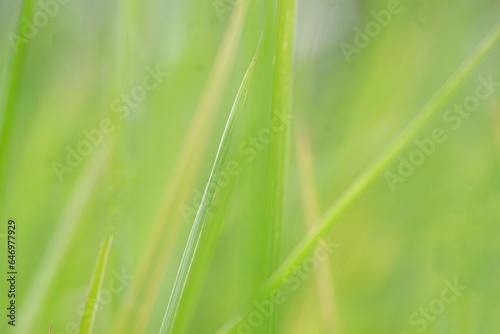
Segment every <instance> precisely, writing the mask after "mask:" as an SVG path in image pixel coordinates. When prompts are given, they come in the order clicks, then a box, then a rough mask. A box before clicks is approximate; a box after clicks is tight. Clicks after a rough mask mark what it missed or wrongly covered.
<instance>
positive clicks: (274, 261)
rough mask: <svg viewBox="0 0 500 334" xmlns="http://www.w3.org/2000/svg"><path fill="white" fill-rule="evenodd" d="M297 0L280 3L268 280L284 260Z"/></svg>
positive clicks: (271, 323)
mask: <svg viewBox="0 0 500 334" xmlns="http://www.w3.org/2000/svg"><path fill="white" fill-rule="evenodd" d="M295 11H296V1H295V0H280V1H278V19H277V36H276V49H275V65H274V74H273V92H272V102H271V110H270V111H271V112H270V118H269V128H270V129H271V131H270V141H269V146H268V156H267V180H266V181H267V182H266V188H267V189H266V190H265V191H266V197H267V200H266V207H265V218H264V221H265V222H267V224H265V225H264V227H265V228H266V231H265V236H266V238H267V242H266V247H267V249H268V252H267V253H268V256H267V258H266V261H267V263H266V264H265V276H266V277H269V276H270V275H271V274H272V273H273V272H274V270H276V268H277V266H278V264H279V260H280V258H279V257H280V248H281V234H282V225H283V208H284V198H285V179H286V164H287V162H288V160H289V159H288V156H289V152H288V150H289V137H290V130H289V129H290V122H289V120H290V115H291V91H292V62H293V51H294V32H295V15H296V14H295ZM279 119H285V120H288V121H285V122H283V123H282V128H281V129H279V130H274V127H273V124H274V123H275V122H276V120H279ZM277 317H278V312H274V313H273V315H272V316H271V317H270V318H268V319H266V323H265V326H266V328H267V331H266V332H267V333H275V332H276V327H277Z"/></svg>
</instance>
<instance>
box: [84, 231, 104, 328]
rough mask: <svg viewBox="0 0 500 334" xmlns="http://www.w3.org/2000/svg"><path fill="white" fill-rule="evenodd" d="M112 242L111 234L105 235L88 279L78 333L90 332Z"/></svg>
mask: <svg viewBox="0 0 500 334" xmlns="http://www.w3.org/2000/svg"><path fill="white" fill-rule="evenodd" d="M112 244H113V237H112V236H108V237H106V238H105V239H104V241H103V243H102V246H101V250H100V252H99V257H98V258H97V264H96V268H95V271H94V274H93V276H92V279H91V281H90V286H89V291H88V293H87V299H86V301H85V308H84V309H83V315H82V319H81V321H80V328H79V330H78V333H79V334H90V333H92V330H93V327H94V322H95V318H96V314H97V310H98V308H97V302H98V300H99V298H100V295H101V290H102V285H103V282H104V275H105V273H106V265H107V263H108V257H109V252H110V251H111V245H112Z"/></svg>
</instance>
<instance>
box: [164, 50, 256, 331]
mask: <svg viewBox="0 0 500 334" xmlns="http://www.w3.org/2000/svg"><path fill="white" fill-rule="evenodd" d="M254 65H255V58H254V59H253V60H252V62H251V64H250V66H249V67H248V69H247V72H246V74H245V77H244V78H243V81H242V83H241V85H240V88H239V90H238V94H237V95H236V99H235V101H234V104H233V107H232V109H231V112H230V114H229V118H228V120H227V123H226V127H225V129H224V132H223V134H222V139H221V141H220V144H219V149H218V151H217V155H216V158H215V163H214V166H213V168H212V172H211V173H210V177H209V181H208V183H207V186H206V188H205V191H204V194H203V198H202V200H201V204H200V207H199V209H198V212H197V214H196V217H195V220H194V223H193V227H192V228H191V232H190V235H189V238H188V241H187V245H186V247H185V248H184V254H183V256H182V260H181V264H180V266H179V271H178V273H177V277H176V279H175V282H174V287H173V290H172V294H171V297H170V300H169V303H168V306H167V310H166V312H165V316H164V318H163V323H162V326H161V328H160V334H166V333H172V328H173V326H174V322H175V321H176V316H177V312H178V309H179V304H180V303H181V299H182V297H183V294H184V288H185V286H186V282H187V280H188V278H189V275H190V272H191V266H192V264H193V262H194V258H195V257H196V256H197V249H198V245H199V243H200V239H201V238H202V236H203V229H204V225H205V221H206V219H207V217H208V214H209V212H210V209H211V204H212V200H213V198H214V195H215V194H209V192H210V186H211V185H214V184H217V183H218V180H219V176H220V174H221V172H222V170H223V168H224V163H225V161H226V158H227V154H228V151H229V148H230V146H231V138H232V135H233V131H234V128H235V125H236V121H237V116H238V115H239V114H240V113H241V111H242V110H243V106H244V103H245V98H246V95H247V92H248V89H249V86H250V79H251V76H252V73H253V69H254Z"/></svg>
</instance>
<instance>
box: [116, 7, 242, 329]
mask: <svg viewBox="0 0 500 334" xmlns="http://www.w3.org/2000/svg"><path fill="white" fill-rule="evenodd" d="M247 7H248V1H247V0H243V1H241V3H239V5H238V7H237V9H236V10H235V12H234V13H233V15H232V18H231V21H230V22H229V25H228V29H227V32H226V33H225V35H224V37H223V40H222V42H221V46H220V49H219V52H218V54H217V56H216V59H215V62H214V65H213V67H212V70H211V73H210V75H209V77H208V79H207V83H206V86H205V89H204V90H203V93H202V96H201V97H200V101H199V103H198V104H197V107H196V112H195V114H194V115H193V120H192V122H191V123H190V125H189V128H188V130H187V134H186V137H185V140H184V142H183V144H182V147H181V149H180V151H179V152H180V154H179V157H178V158H177V161H176V163H175V166H174V167H173V170H172V173H171V176H170V177H169V181H168V183H167V184H166V186H165V190H164V194H163V196H162V199H161V201H160V205H161V207H160V208H159V210H158V213H157V214H156V218H155V219H154V223H153V227H152V231H151V234H150V237H149V240H148V242H147V243H146V245H147V248H146V249H145V251H144V253H143V254H142V255H141V263H140V266H139V268H138V269H137V273H138V274H137V278H136V279H135V280H134V283H133V284H132V287H131V292H130V295H129V296H127V300H128V301H130V302H127V303H123V304H122V305H121V307H120V309H119V311H118V316H117V320H116V322H115V324H114V326H113V329H112V333H115V334H121V333H123V332H124V331H125V326H126V322H127V321H128V320H130V314H131V312H132V309H133V302H134V301H137V300H138V299H139V296H140V294H141V289H142V288H144V287H148V288H155V289H158V287H159V286H158V285H156V284H151V283H148V282H147V280H148V279H152V280H155V281H159V280H158V279H156V275H150V273H151V271H152V270H153V268H154V269H155V270H156V269H157V270H161V269H162V268H157V267H154V259H155V257H157V256H159V258H158V260H157V261H158V262H160V263H166V262H168V260H169V256H170V254H171V250H172V248H173V244H172V243H162V238H163V237H164V236H165V235H169V236H171V237H172V239H175V238H176V235H177V234H178V233H179V231H180V226H181V224H176V223H173V224H170V225H168V224H167V223H166V222H167V220H168V218H169V217H170V216H172V215H173V213H174V211H175V209H176V207H175V204H176V201H179V203H183V202H186V201H187V198H188V196H189V195H190V194H189V191H190V190H191V189H192V187H193V185H194V183H195V178H196V175H197V173H198V172H199V169H200V166H201V161H202V160H203V156H204V154H205V153H204V152H205V151H206V150H205V148H206V145H207V143H208V139H209V138H210V134H211V133H212V129H213V125H214V120H215V119H216V115H217V111H218V107H219V104H220V101H221V99H222V97H223V93H224V91H225V86H226V84H227V81H228V80H229V75H230V73H231V71H230V70H231V68H232V65H233V63H234V61H235V58H236V51H237V49H238V45H239V40H240V37H241V34H242V31H243V26H244V22H245V17H246V14H247ZM186 171H189V172H186ZM166 231H167V232H166ZM158 254H159V255H158ZM164 272H165V269H163V271H162V273H161V276H162V277H163V273H164ZM160 280H161V279H160ZM148 295H153V296H156V295H157V294H155V293H153V294H148ZM154 301H155V299H148V300H145V301H143V302H142V303H141V305H142V308H143V309H152V308H153V303H154ZM142 313H143V312H141V314H142ZM136 320H137V321H138V322H142V323H144V322H145V321H147V319H143V318H138V319H136Z"/></svg>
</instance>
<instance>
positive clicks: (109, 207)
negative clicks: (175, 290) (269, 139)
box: [0, 0, 500, 334]
mask: <svg viewBox="0 0 500 334" xmlns="http://www.w3.org/2000/svg"><path fill="white" fill-rule="evenodd" d="M21 2H22V1H14V0H0V36H1V39H0V41H1V42H0V45H1V47H0V61H1V64H2V65H1V66H2V67H1V68H2V71H1V73H2V82H1V95H0V96H1V98H2V108H1V112H2V115H3V116H2V118H1V120H2V123H1V125H2V127H1V128H2V130H3V132H2V137H1V138H2V146H1V149H2V151H1V155H0V156H1V159H2V161H1V164H2V165H1V166H2V167H1V169H0V170H1V172H2V175H1V178H2V183H1V187H2V198H1V204H0V207H1V211H0V214H1V221H2V223H1V225H0V236H1V237H2V239H1V244H2V252H3V253H4V254H6V251H5V241H6V232H7V219H9V218H14V219H15V220H16V222H17V225H18V231H17V233H18V234H17V247H18V271H19V275H18V283H17V284H18V291H19V293H18V297H17V302H18V306H19V307H20V309H19V312H18V324H17V326H16V328H14V329H13V328H8V326H6V320H5V316H3V315H2V317H1V318H2V319H3V320H2V322H1V323H0V331H1V332H2V333H46V332H48V328H49V324H50V322H51V321H52V322H53V333H57V334H60V333H76V325H77V324H78V323H79V320H80V317H81V304H82V302H83V301H84V300H85V295H86V291H87V288H88V284H89V281H90V278H91V276H92V272H93V268H94V266H95V262H96V259H97V256H98V252H99V245H100V243H101V242H102V240H103V238H104V236H105V235H109V234H112V235H113V236H114V242H113V249H112V251H111V255H110V260H109V263H108V269H107V274H106V278H105V281H104V287H105V288H106V289H107V290H108V291H109V294H107V296H108V297H109V298H107V299H106V300H105V301H104V300H103V301H102V303H101V305H100V306H101V308H100V310H99V312H98V313H97V318H96V325H95V332H96V333H158V330H159V327H160V325H161V320H162V318H163V314H164V312H165V308H166V305H167V302H168V298H169V295H170V291H171V289H172V285H173V281H174V278H175V274H176V271H177V268H178V266H179V262H180V258H181V256H182V251H183V249H184V246H185V244H186V240H187V236H188V234H189V231H190V228H191V224H192V221H193V218H194V214H193V212H195V211H196V209H197V203H199V191H203V189H204V186H205V184H206V182H207V180H208V176H209V172H210V169H211V167H212V164H213V162H214V158H215V153H216V149H217V146H218V143H219V141H220V138H221V134H222V130H223V127H224V125H225V122H226V120H227V116H228V114H229V111H230V109H231V105H232V103H233V101H234V98H235V95H236V92H237V90H238V86H239V84H240V82H241V80H242V78H243V75H244V73H245V70H246V68H247V66H248V64H249V63H250V61H251V59H252V57H253V56H254V53H255V52H256V49H257V47H258V44H259V38H260V36H261V33H262V31H263V30H265V29H268V28H269V27H271V29H273V23H272V21H271V20H272V17H273V15H274V14H273V12H272V9H273V5H274V1H269V2H265V1H252V2H251V3H250V4H249V7H248V10H247V11H246V12H245V13H243V14H242V17H244V20H242V19H240V20H238V19H237V18H235V17H236V13H235V11H236V10H237V8H238V5H237V2H236V1H229V0H227V1H225V0H216V1H215V2H214V1H212V0H190V1H154V0H152V1H148V0H146V1H142V2H137V1H131V0H129V1H127V0H123V1H109V2H100V1H81V0H69V1H66V2H65V3H64V2H63V1H61V2H56V5H54V2H50V1H47V0H45V1H44V0H42V1H41V3H42V4H45V5H40V4H37V3H36V2H35V1H33V4H32V7H31V8H29V9H24V11H23V10H22V9H21V7H22V6H21ZM390 2H391V1H354V0H352V1H347V0H311V1H303V0H300V1H299V2H298V16H297V27H296V45H295V56H294V81H293V108H292V114H293V115H294V119H293V121H292V123H291V124H292V125H291V129H292V131H291V140H290V148H289V157H290V159H289V167H288V174H287V182H286V204H285V219H284V223H283V244H282V245H281V253H282V257H283V258H284V257H285V256H286V255H287V254H288V253H289V252H290V251H291V250H292V249H293V248H294V246H295V245H296V244H297V243H298V242H299V241H300V240H301V239H302V237H303V236H304V235H305V234H306V232H307V230H308V229H310V228H311V227H312V226H313V225H314V223H315V222H316V220H317V218H318V216H319V215H321V214H322V213H323V212H325V211H326V209H327V208H328V207H329V206H330V205H331V204H332V203H333V202H334V201H335V199H336V198H338V197H339V196H340V195H341V194H342V192H343V191H344V190H345V189H346V188H347V187H348V186H349V184H350V183H351V182H352V181H353V180H354V179H355V177H356V176H357V175H358V174H359V173H360V172H361V171H362V170H363V169H364V167H365V166H366V165H367V164H368V163H369V162H370V161H372V160H373V159H375V158H376V157H377V156H378V154H379V153H380V152H381V151H382V149H383V148H384V147H385V146H386V145H387V144H388V143H389V142H391V141H392V140H393V139H394V138H395V137H396V136H397V134H398V133H400V132H401V131H402V129H403V128H404V127H405V126H406V125H407V124H408V123H409V122H410V121H411V119H412V118H413V117H414V116H415V115H416V114H417V113H418V111H419V110H420V109H421V108H422V107H423V106H424V105H425V103H426V102H427V101H429V100H430V98H431V97H432V96H433V95H434V94H435V93H436V92H437V91H438V89H439V88H440V87H441V86H442V85H443V83H444V82H445V81H446V80H447V79H448V78H449V77H450V76H451V74H452V73H453V72H454V71H455V70H456V69H457V68H458V66H459V65H460V64H461V63H462V62H463V60H464V59H466V58H467V57H468V56H469V55H471V54H472V53H473V52H474V50H475V49H476V47H477V45H479V43H480V41H481V40H482V39H483V38H484V37H485V36H486V35H487V34H488V33H489V32H490V31H491V29H493V27H494V26H496V25H497V23H498V22H499V21H500V2H499V1H497V0H479V1H478V0H475V1H472V0H455V1H451V0H445V1H430V0H413V1H408V0H401V2H400V6H401V7H400V8H402V10H401V12H400V13H399V14H397V15H396V14H393V15H392V16H391V19H390V22H389V23H388V24H387V26H386V27H383V28H382V29H380V32H379V33H378V34H376V36H374V37H371V38H370V40H369V42H368V43H367V46H365V47H363V48H359V52H357V53H355V54H353V55H352V57H350V59H347V58H346V57H345V54H344V52H343V51H342V48H341V45H343V44H342V43H349V44H351V45H353V43H354V39H355V38H356V33H357V32H356V29H357V28H359V29H361V30H364V29H365V26H366V24H367V23H369V22H372V21H373V20H374V18H373V14H372V13H371V11H376V12H379V11H381V10H385V9H387V7H388V4H389V3H390ZM25 3H29V2H25ZM48 3H50V4H52V7H50V6H49V5H47V4H48ZM44 6H45V7H44ZM47 6H49V7H47ZM44 8H45V9H44ZM47 8H49V9H48V10H47ZM40 10H43V11H45V12H48V11H50V13H52V14H53V15H48V16H47V17H49V19H48V20H47V22H45V24H39V26H38V27H37V32H36V33H34V34H33V37H32V38H28V39H27V42H26V43H23V44H22V45H21V46H20V51H19V52H17V53H15V52H13V48H12V43H11V38H10V37H9V36H12V35H10V34H11V33H16V32H17V29H18V28H17V27H18V21H19V18H20V17H25V18H27V19H28V20H29V21H31V22H32V21H33V15H35V13H37V12H38V11H40ZM28 14H29V15H31V16H23V15H28ZM39 19H40V20H42V18H39ZM23 22H24V21H21V23H23ZM40 22H44V21H43V20H42V21H40ZM40 22H39V23H40ZM239 27H241V29H240V28H239ZM228 41H229V42H228ZM230 41H233V42H230ZM272 50H273V45H272V43H269V42H268V41H267V40H266V39H264V41H263V43H262V46H261V51H260V52H261V56H259V58H258V59H257V65H256V69H255V74H254V77H253V80H252V85H251V87H250V91H249V93H248V98H247V101H246V106H245V110H244V112H243V113H242V115H241V117H240V119H239V121H238V125H237V128H236V133H235V135H234V137H233V139H232V141H233V144H232V146H231V151H230V157H229V159H231V160H232V161H238V163H239V165H240V166H241V170H240V171H239V172H238V173H236V174H237V175H235V176H234V177H231V179H230V182H228V185H227V186H226V187H224V189H222V190H221V191H219V193H218V194H217V196H216V198H215V200H216V206H215V208H214V210H213V211H212V215H211V217H210V220H209V223H210V224H211V226H212V228H210V229H209V235H208V237H207V239H206V240H207V241H206V242H204V243H203V244H202V245H200V247H201V248H200V254H203V258H202V259H199V260H198V261H197V262H196V263H195V264H194V278H195V279H193V280H192V281H191V282H190V283H189V285H188V294H187V297H186V299H185V301H184V302H183V304H182V307H181V310H180V312H181V314H180V316H181V319H182V321H181V323H180V324H179V325H178V327H176V329H175V332H176V333H215V331H216V330H217V329H218V328H220V327H221V326H222V325H223V324H224V323H225V322H226V321H228V320H229V319H231V317H233V316H234V315H236V314H237V312H238V311H240V310H241V309H242V308H243V307H244V306H245V305H246V304H247V303H248V302H249V301H251V300H252V298H254V296H255V293H256V292H257V291H258V290H259V289H260V287H261V286H262V284H263V282H264V281H265V279H266V278H267V277H264V273H265V272H266V271H265V269H264V268H262V265H261V264H262V263H263V260H262V259H263V258H265V257H266V254H265V253H264V252H263V250H262V247H261V243H262V238H263V232H262V228H263V227H262V224H261V222H260V221H261V217H262V210H263V207H264V206H265V196H263V195H262V192H263V191H264V186H263V182H264V181H263V180H264V175H265V168H266V156H267V154H266V152H267V147H265V145H262V143H261V142H260V143H259V142H258V141H257V143H256V144H255V145H256V146H252V147H253V151H254V153H255V156H254V158H252V159H249V155H245V154H242V151H241V150H242V148H241V147H242V145H243V146H244V147H246V148H248V147H250V146H248V145H253V144H251V142H252V138H253V139H255V138H258V137H256V136H258V134H259V132H260V131H261V130H262V129H264V128H265V127H266V122H267V117H268V112H269V106H270V99H271V93H270V89H271V84H272V71H271V69H272ZM499 59H500V46H498V45H497V46H496V47H495V48H494V49H493V50H492V51H491V52H490V53H489V54H488V55H487V57H486V58H485V60H484V61H482V62H481V64H480V65H479V66H478V68H477V69H476V70H475V71H474V73H473V74H472V75H471V76H470V77H469V78H468V79H467V81H466V82H464V84H463V85H462V86H461V87H460V88H459V90H458V91H457V92H456V93H455V94H454V95H453V97H452V98H451V99H450V100H448V101H447V102H446V104H445V105H446V106H445V107H444V108H442V110H440V111H439V112H438V113H437V114H436V116H435V117H434V118H433V120H432V121H431V122H430V123H429V124H427V125H426V126H425V128H424V130H423V131H422V132H421V133H420V134H419V136H418V138H419V139H421V140H423V139H425V138H429V137H430V136H431V134H432V131H433V130H434V129H436V128H441V129H443V130H444V131H445V133H446V134H447V140H445V142H444V143H442V144H439V145H437V146H436V148H435V152H434V153H433V154H431V155H430V156H428V157H426V159H425V162H424V163H423V164H422V165H421V166H419V167H417V168H416V169H415V171H414V172H413V173H412V175H411V176H410V177H408V178H406V179H405V182H403V183H398V184H397V185H396V186H395V188H394V189H391V187H390V186H389V184H388V182H387V181H386V178H385V177H384V175H380V176H379V177H378V178H377V180H376V182H375V183H374V184H372V185H370V186H369V187H368V188H367V189H366V190H365V191H364V193H363V195H362V196H361V198H359V200H357V201H356V203H355V204H354V205H353V206H352V207H350V209H349V210H348V211H347V212H346V213H345V214H344V215H343V216H342V217H341V219H340V221H339V222H338V224H337V225H336V227H335V228H334V229H333V231H332V232H331V238H332V239H333V240H335V242H337V243H339V244H340V246H339V247H338V248H336V249H335V251H334V253H333V254H332V255H331V257H330V258H329V259H328V261H326V262H323V263H321V264H320V266H319V268H318V270H316V271H315V272H314V273H311V275H310V277H308V278H307V279H304V280H303V281H302V282H301V286H300V289H298V290H297V291H295V292H292V293H290V294H289V295H288V296H287V301H286V302H285V303H284V304H283V305H282V306H281V307H280V312H279V322H278V332H279V333H318V334H319V333H334V334H364V333H367V334H368V333H370V334H372V333H394V334H400V333H402V332H407V333H419V331H418V330H420V329H422V328H423V327H424V325H423V324H422V323H420V325H419V326H416V325H414V324H412V323H410V321H409V317H410V316H411V315H412V314H413V313H414V312H417V313H418V312H420V311H419V309H420V308H421V307H429V304H430V303H432V302H433V301H434V300H436V299H440V298H441V291H442V290H443V289H444V288H446V283H445V281H450V282H454V280H455V279H458V282H460V284H462V285H465V286H466V289H465V290H464V291H463V292H462V293H461V295H460V296H459V297H458V298H457V299H456V300H455V301H454V302H453V303H450V304H446V309H445V310H444V312H443V313H442V314H440V315H437V316H436V317H435V319H433V320H427V321H425V323H426V325H425V330H422V331H421V332H425V333H429V334H432V333H443V334H444V333H453V334H465V333H481V334H496V333H498V332H500V318H499V317H498V312H499V310H500V304H499V303H500V302H499V300H500V282H499V279H498V277H499V275H500V271H499V270H500V269H499V268H500V241H499V236H500V225H499V221H500V174H499V170H500V169H499V166H500V159H499V158H500V89H499V87H498V86H497V87H496V89H495V91H494V92H493V93H492V94H491V96H490V97H489V98H488V99H487V100H485V101H481V103H480V105H479V106H478V107H477V108H476V109H475V111H474V112H472V113H471V116H470V117H469V118H467V119H464V120H463V122H462V124H461V125H460V127H459V128H458V129H456V130H454V129H452V128H451V127H450V123H449V122H446V121H445V120H444V119H443V115H444V114H445V112H446V111H447V109H448V108H452V107H453V105H454V104H455V103H463V101H464V99H466V98H467V97H468V96H470V95H471V94H472V95H473V94H474V92H475V89H476V87H477V85H478V84H479V79H478V78H479V77H480V76H483V77H484V78H488V77H490V76H492V77H493V78H494V80H496V81H497V82H498V81H500V68H499ZM218 64H219V65H218ZM220 64H222V65H223V66H220ZM150 71H160V72H162V73H165V74H164V78H162V80H161V82H159V84H158V86H157V87H156V88H154V89H151V90H147V92H146V94H144V95H143V96H142V95H141V98H139V99H135V100H133V101H131V102H124V101H125V99H126V98H127V97H126V95H130V94H131V92H133V91H134V89H135V87H137V86H141V84H142V83H143V80H144V78H145V77H147V76H148V74H149V73H150ZM166 73H168V75H167V74H166ZM137 91H138V90H137ZM117 101H118V102H117ZM119 107H125V108H128V109H129V113H128V114H127V116H126V117H123V118H122V117H121V116H122V115H123V114H122V113H123V109H121V112H117V110H118V108H119ZM103 119H107V120H109V122H111V123H110V124H111V125H112V127H113V130H112V131H110V132H109V133H102V139H101V140H100V141H99V143H98V144H97V145H92V147H91V153H90V154H88V156H83V157H82V158H81V161H80V162H78V163H75V167H70V168H69V169H70V170H67V171H66V172H64V173H63V174H62V176H61V175H59V176H60V177H58V173H57V172H56V171H55V168H56V167H55V166H59V167H61V166H60V165H57V163H60V164H65V165H67V162H66V159H67V154H68V147H69V148H70V149H77V147H78V145H80V144H81V143H82V141H85V140H86V137H85V134H84V131H91V130H95V129H98V128H99V126H100V124H101V123H100V122H102V120H103ZM98 138H100V137H98ZM254 143H255V142H254ZM245 145H247V146H245ZM261 146H262V148H261ZM415 149H416V146H415V145H413V144H410V145H409V146H408V147H407V148H406V149H405V150H404V151H403V152H402V153H401V156H402V157H403V158H408V156H409V154H410V153H411V152H412V151H414V150H415ZM252 156H253V155H252ZM249 160H250V161H249ZM398 166H399V164H398V161H395V162H394V163H393V164H391V168H390V169H389V171H391V172H396V171H397V169H398ZM57 168H58V167H57ZM155 240H156V243H155ZM152 245H158V247H157V248H152ZM1 258H3V259H4V260H2V261H3V262H2V263H0V268H5V270H3V271H6V266H7V263H6V260H5V256H2V257H1ZM117 273H119V274H117ZM117 275H118V276H120V277H121V278H122V280H121V281H120V280H117V279H116V277H117ZM128 276H130V277H132V278H133V279H132V280H129V279H128V278H127V277H128ZM2 277H3V275H2ZM2 281H3V282H4V283H2V284H0V288H1V289H2V291H0V303H1V309H2V310H5V307H6V305H7V298H6V284H5V280H4V279H2ZM116 282H120V284H118V285H119V286H118V285H116ZM4 290H5V291H4ZM4 306H5V307H4ZM3 313H5V311H3ZM418 319H425V318H422V317H419V318H418ZM258 332H262V329H255V333H258Z"/></svg>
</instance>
